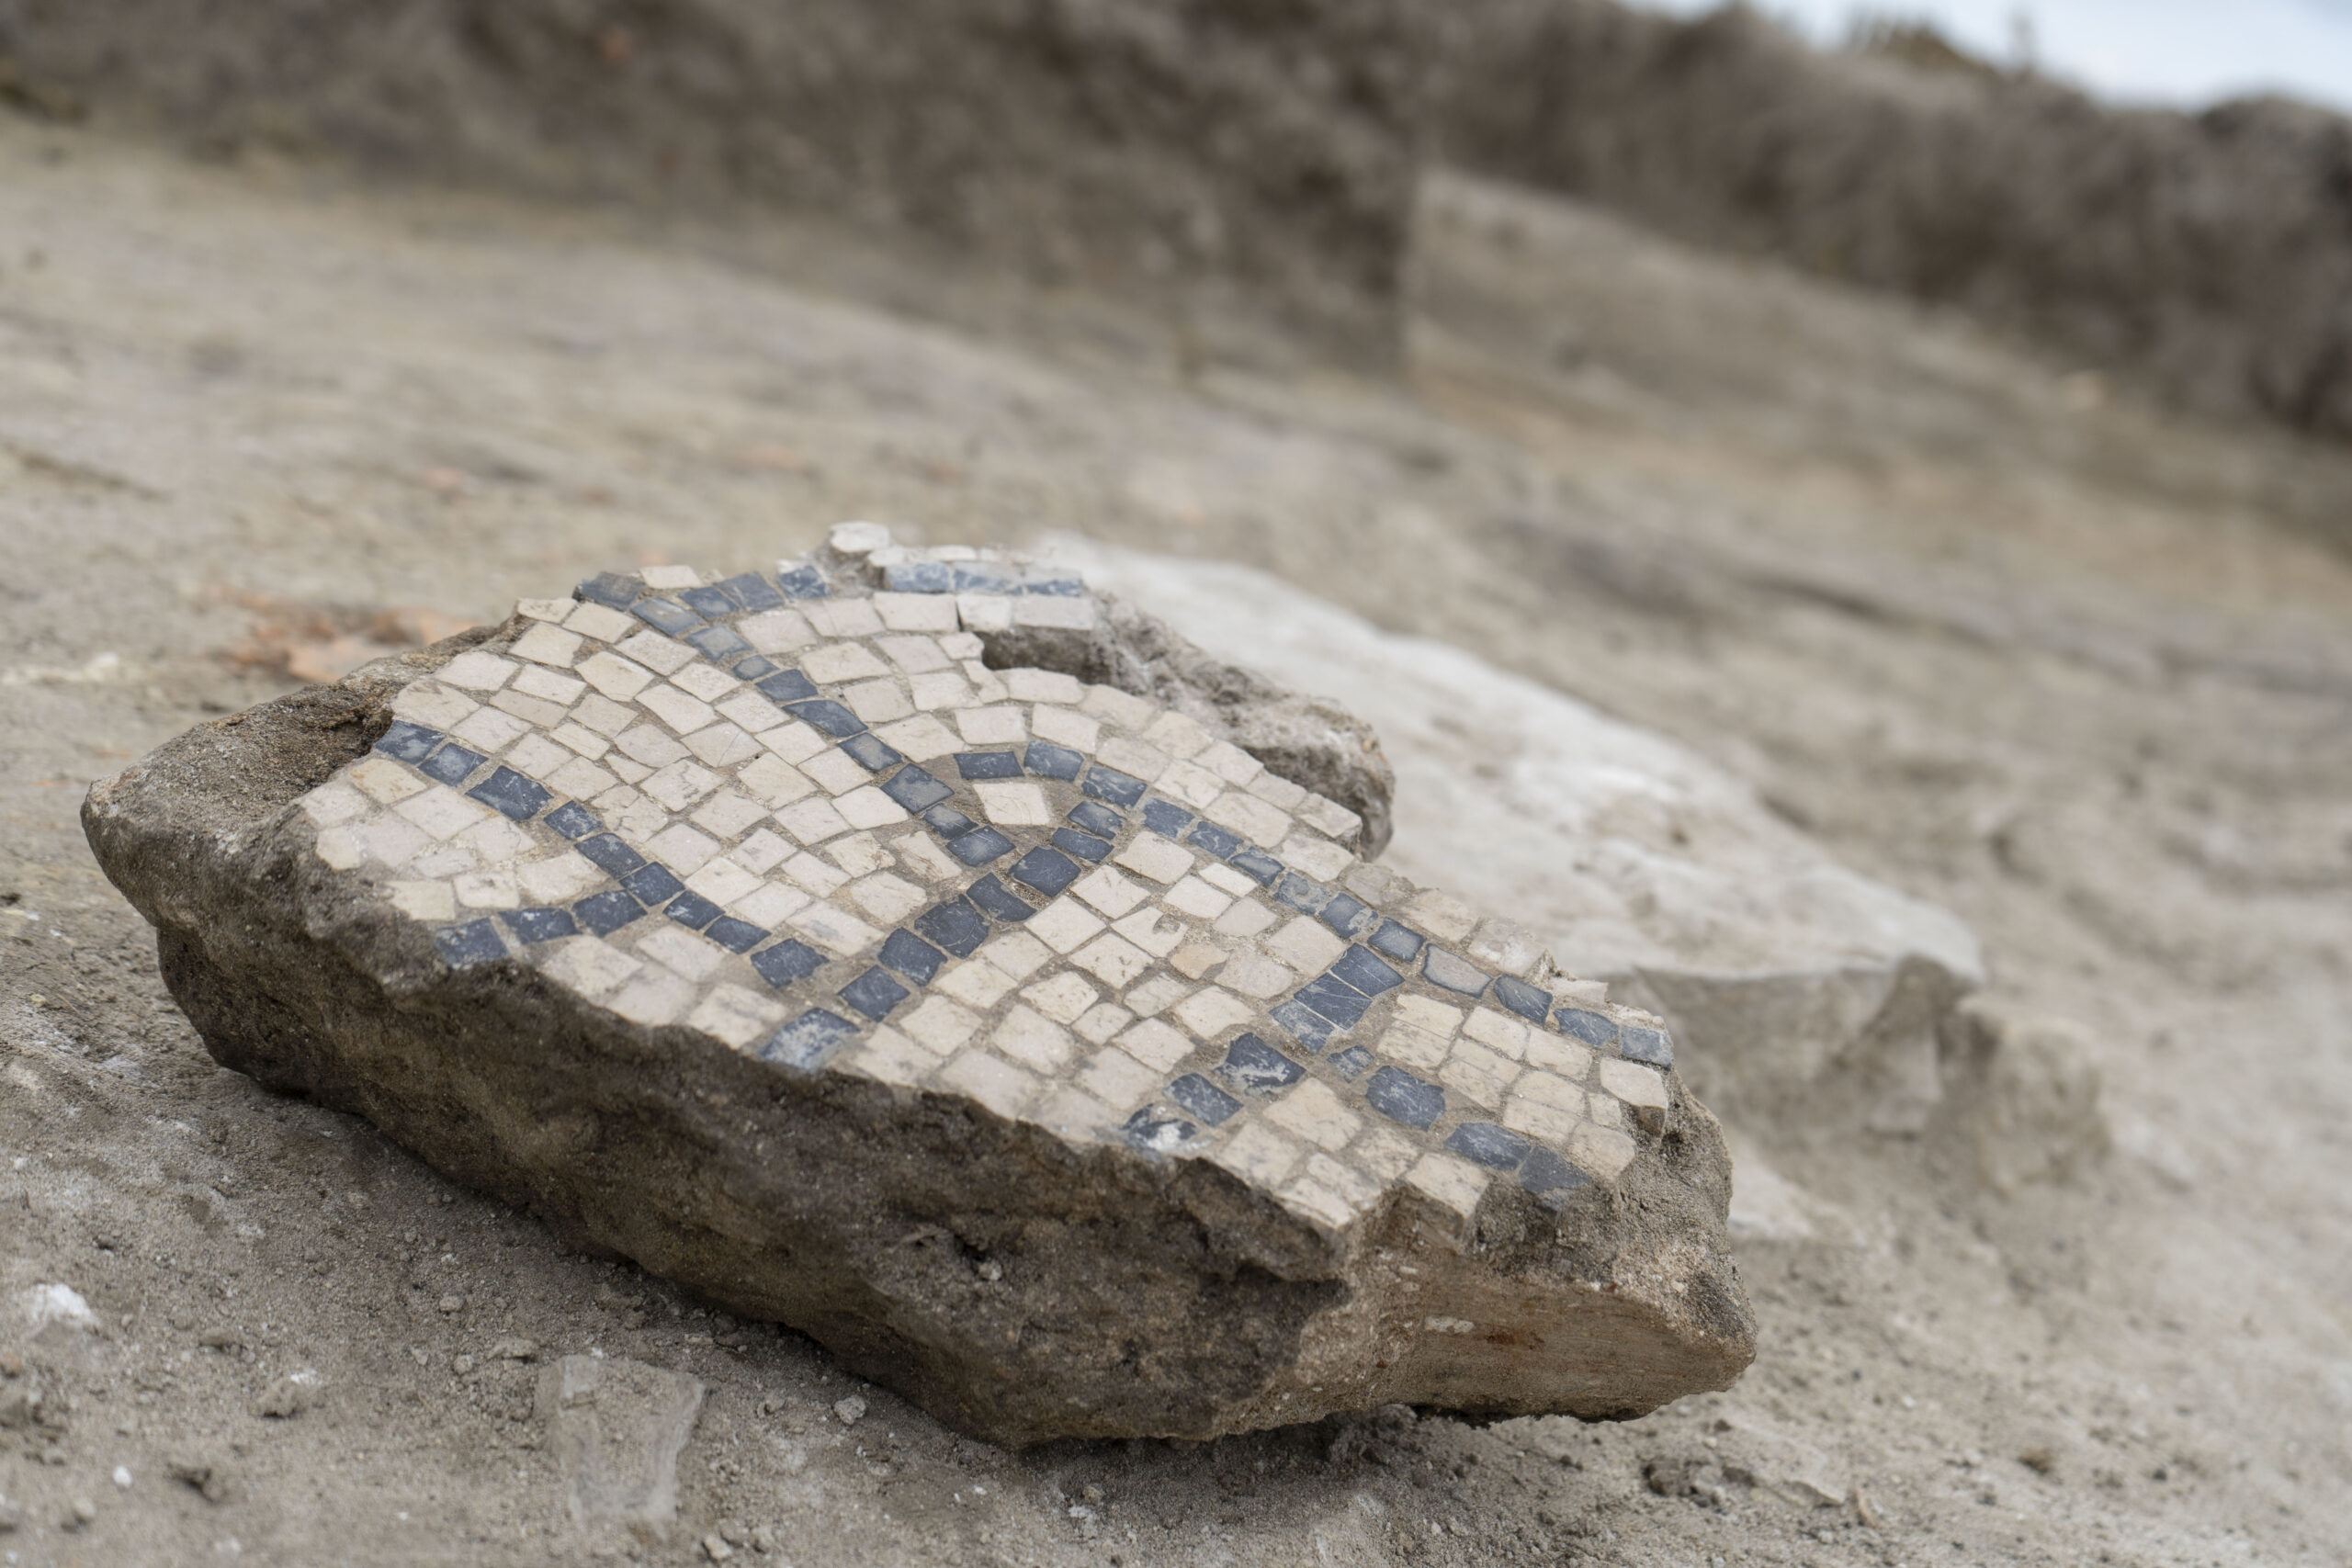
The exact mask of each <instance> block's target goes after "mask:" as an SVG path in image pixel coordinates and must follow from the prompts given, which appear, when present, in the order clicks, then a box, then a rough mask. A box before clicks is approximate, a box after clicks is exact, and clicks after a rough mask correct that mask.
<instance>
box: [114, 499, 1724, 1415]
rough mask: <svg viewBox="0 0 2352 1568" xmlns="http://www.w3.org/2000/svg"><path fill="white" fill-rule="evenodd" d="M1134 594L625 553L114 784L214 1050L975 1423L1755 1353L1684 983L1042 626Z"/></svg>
mask: <svg viewBox="0 0 2352 1568" xmlns="http://www.w3.org/2000/svg"><path fill="white" fill-rule="evenodd" d="M951 607H952V609H953V612H954V616H955V625H956V628H957V629H955V630H952V631H951V630H946V629H944V628H945V627H946V626H947V625H948V619H947V615H948V611H949V609H950V608H951ZM1104 620H1105V611H1104V608H1103V606H1102V605H1101V604H1099V603H1098V602H1097V601H1096V599H1095V598H1094V596H1093V595H1091V593H1089V592H1087V591H1086V590H1085V589H1084V588H1083V587H1082V585H1080V584H1079V583H1078V581H1076V580H1075V579H1074V578H1072V577H1070V576H1069V574H1067V573H1063V572H1057V571H1054V570H1045V569H1039V568H1035V567H1032V566H1030V565H1028V564H1027V563H1024V562H1021V561H1019V560H1015V559H1012V558H1004V557H1001V556H997V555H995V554H993V553H991V554H985V555H979V554H975V553H973V552H969V551H944V550H943V551H940V552H936V553H922V552H916V551H910V550H907V549H904V548H902V547H897V546H893V545H890V544H888V541H887V536H883V535H881V534H880V533H879V531H878V530H872V529H870V528H864V527H854V528H850V529H845V530H843V531H841V532H839V533H837V535H836V541H835V544H834V546H832V547H830V548H828V549H827V550H825V551H822V552H820V553H819V554H818V555H817V556H815V557H812V558H807V559H802V560H796V561H785V562H781V563H779V564H778V567H777V570H775V572H774V573H773V574H770V573H765V572H752V573H737V574H734V575H731V576H725V577H718V576H716V575H715V574H714V575H704V574H699V573H696V572H695V571H693V570H691V569H686V568H664V569H660V577H659V581H656V580H655V572H654V571H653V570H649V571H648V572H647V573H646V575H645V577H644V578H642V579H639V578H627V577H619V576H610V575H608V576H605V577H601V578H597V579H594V580H591V581H589V582H586V583H583V584H582V587H581V589H580V591H579V593H578V596H577V598H576V600H574V601H563V600H534V601H527V602H526V604H524V605H523V606H522V607H521V608H519V609H518V611H517V613H516V614H515V615H514V616H513V617H511V618H510V619H508V620H507V621H506V622H505V623H503V624H502V625H501V626H496V627H490V628H482V629H481V630H479V631H477V632H475V633H471V634H468V635H467V636H466V637H461V638H457V639H452V640H451V641H450V642H448V643H444V644H441V645H438V646H437V647H436V648H435V649H429V650H426V651H425V652H424V653H420V654H416V655H412V656H406V657H403V658H401V659H399V660H386V661H383V662H380V663H379V664H376V665H372V666H369V667H367V668H366V669H363V670H361V671H356V672H355V673H354V674H353V675H352V676H350V677H348V678H346V679H345V681H344V682H339V683H338V684H336V685H334V686H331V687H323V688H320V689H316V690H313V691H310V692H305V693H301V694H296V695H294V696H291V697H288V698H286V699H283V700H281V701H279V702H277V703H273V704H268V705H264V706H263V707H260V708H256V709H254V710H251V711H250V712H248V713H245V714H240V715H232V716H230V717H228V718H226V719H223V720H220V721H219V722H217V723H214V724H210V725H207V726H205V727H203V728H199V729H198V730H196V731H193V732H191V733H190V734H189V735H187V736H186V737H183V738H182V739H179V740H177V741H175V742H173V743H172V744H171V745H169V746H167V747H165V748H164V749H163V750H161V751H159V752H157V753H156V754H155V755H154V756H153V757H151V758H149V759H148V760H147V761H143V762H141V764H139V765H137V766H135V767H133V768H131V769H130V770H127V771H126V772H125V773H122V774H120V775H118V776H117V777H116V778H113V779H110V780H107V781H105V782H103V783H101V784H97V785H96V786H94V787H93V789H92V792H91V795H90V797H89V800H88V802H87V804H86V806H85V826H86V828H87V829H88V832H89V835H90V839H91V842H92V844H93V846H94V847H95V849H96V852H97V854H98V858H99V860H100V862H101V863H102V864H103V865H104V866H105V867H106V869H107V873H108V874H109V875H110V876H112V877H113V878H114V879H115V881H116V883H117V885H118V886H121V887H122V888H123V889H124V891H125V892H126V893H127V894H128V895H129V897H130V898H131V900H132V902H133V903H134V904H135V905H136V906H137V907H138V908H140V909H141V912H142V913H144V914H145V915H146V916H147V917H148V918H149V919H151V920H152V921H153V922H154V923H155V925H156V926H157V928H158V931H159V951H160V954H161V959H162V964H163V969H164V976H165V978H166V980H167V982H168V983H169V984H170V985H171V987H172V989H173V992H174V994H175V997H176V998H178V999H179V1001H180V1003H181V1005H182V1006H183V1007H184V1008H185V1009H186V1010H187V1013H188V1014H189V1016H190V1018H191V1019H192V1020H193V1021H195V1023H196V1025H197V1027H198V1030H199V1031H200V1032H201V1033H202V1034H203V1036H204V1038H205V1040H206V1043H207V1045H208V1047H209V1049H210V1050H211V1051H212V1052H213V1054H214V1055H216V1056H217V1057H218V1058H219V1059H220V1060H221V1061H222V1062H224V1063H226V1064H228V1065H230V1066H234V1067H236V1068H238V1069H239V1070H241V1071H244V1072H248V1073H251V1074H253V1075H254V1077H258V1078H260V1079H262V1080H263V1081H265V1082H266V1083H269V1084H271V1085H273V1086H275V1087H278V1088H282V1089H292V1090H296V1091H299V1092H302V1093H305V1094H309V1095H311V1096H314V1097H316V1098H318V1099H320V1100H324V1101H326V1102H328V1103H331V1104H334V1105H336V1106H338V1107H341V1108H344V1109H347V1110H350V1111H355V1112H356V1113H358V1114H361V1115H365V1116H367V1117H368V1118H369V1119H371V1120H372V1121H374V1122H377V1124H378V1125H379V1126H381V1127H383V1128H384V1129H385V1130H386V1131H387V1132H388V1133H390V1134H391V1135H392V1136H394V1137H396V1138H398V1139H400V1140H401V1141H402V1142H404V1143H405V1144H407V1145H409V1146H410V1147H412V1148H413V1149H415V1150H417V1151H418V1152H419V1153H420V1154H421V1155H423V1156H424V1157H425V1158H427V1159H428V1160H430V1161H432V1162H433V1163H434V1164H435V1165H436V1166H438V1167H439V1168H442V1169H444V1170H446V1171H447V1172H449V1173H450V1174H451V1175H453V1176H455V1177H457V1178H458V1179H461V1180H464V1181H467V1182H469V1183H471V1184H473V1185H475V1186H478V1187H481V1188H484V1189H487V1190H492V1191H496V1192H499V1193H502V1194H503V1195H505V1196H507V1197H509V1198H510V1199H512V1200H513V1201H517V1202H521V1203H526V1204H528V1205H530V1206H532V1207H533V1208H535V1209H537V1211H538V1212H540V1213H543V1214H545V1215H546V1216H547V1217H548V1220H549V1221H550V1223H552V1224H555V1225H556V1226H557V1227H558V1228H559V1229H560V1230H561V1231H563V1232H565V1233H566V1234H568V1235H573V1236H576V1237H579V1238H581V1239H582V1241H583V1242H584V1243H585V1244H587V1245H592V1246H595V1247H602V1248H606V1249H609V1250H612V1251H616V1252H619V1253H622V1254H625V1255H626V1256H628V1257H629V1258H634V1259H636V1260H637V1261H638V1262H639V1263H640V1264H642V1265H644V1266H645V1267H646V1268H648V1269H651V1270H653V1271H655V1272H657V1273H661V1274H664V1275H667V1276H670V1277H672V1278H675V1279H678V1280H682V1281H684V1282H685V1283H687V1284H688V1285H690V1286H692V1287H693V1288H694V1289H695V1290H697V1291H700V1292H704V1293H705V1294H707V1295H708V1296H710V1297H712V1298H714V1299H715V1300H718V1301H719V1302H720V1303H724V1304H726V1305H727V1306H728V1307H729V1308H730V1309H731V1310H733V1311H735V1312H737V1313H739V1314H743V1315H747V1316H753V1317H764V1318H773V1319H777V1320H780V1321H783V1322H786V1323H788V1324H791V1325H795V1326H796V1327H798V1328H801V1329H803V1330H805V1331H807V1332H808V1333H809V1334H811V1335H812V1336H814V1337H817V1338H818V1339H820V1340H821V1341H822V1342H823V1343H825V1344H826V1345H828V1346H830V1347H831V1348H832V1349H833V1350H834V1351H835V1352H836V1353H837V1354H839V1355H840V1356H841V1357H842V1359H843V1360H844V1361H845V1362H846V1363H847V1364H848V1365H849V1366H850V1367H851V1368H852V1369H853V1370H854V1371H858V1372H859V1373H861V1374H862V1375H864V1376H866V1377H869V1378H872V1379H874V1380H875V1381H877V1382H883V1383H885V1384H887V1385H888V1386H891V1387H893V1388H897V1389H899V1390H900V1391H901V1392H903V1393H906V1394H907V1396H908V1397H910V1399H913V1400H915V1401H916V1402H918V1403H920V1404H922V1405H924V1406H925V1407H926V1408H928V1409H931V1410H932V1411H933V1412H934V1413H936V1414H938V1415H939V1416H942V1417H943V1418H944V1419H946V1420H949V1421H951V1422H954V1423H956V1424H957V1425H959V1426H961V1427H965V1428H966V1429H967V1430H970V1431H974V1432H977V1433H979V1434H982V1435H984V1436H987V1437H989V1438H995V1439H998V1440H1001V1441H1005V1442H1011V1443H1026V1442H1033V1441H1038V1440H1043V1439H1046V1438H1058V1437H1069V1436H1088V1437H1114V1436H1144V1435H1157V1436H1180V1437H1191V1438H1199V1437H1210V1436H1215V1435H1217V1434H1220V1433H1225V1432H1231V1431H1238V1430H1244V1429H1249V1428H1252V1427H1266V1426H1273V1425H1280V1424H1283V1423H1286V1422H1291V1421H1299V1420H1311V1419H1315V1418H1317V1417H1319V1416H1323V1415H1326V1414H1329V1413H1330V1412H1333V1411H1340V1410H1351V1409H1361V1408H1365V1407H1369V1406H1373V1405H1377V1404H1385V1403H1390V1402H1404V1403H1409V1404H1426V1405H1434V1406H1441V1407H1445V1408H1452V1409H1460V1410H1467V1411H1476V1412H1486V1413H1495V1414H1521V1413H1536V1412H1544V1413H1554V1412H1565V1413H1569V1414H1575V1415H1579V1416H1595V1417H1599V1416H1631V1415H1635V1414H1639V1413H1641V1412H1643V1411H1645V1410H1648V1409H1650V1408H1653V1407H1655V1406H1656V1405H1657V1404H1661V1403H1663V1402H1664V1401H1666V1400H1668V1399H1671V1398H1674V1397H1677V1396H1678V1395H1679V1394H1681V1393H1689V1392H1691V1391H1694V1390H1698V1389H1706V1388H1719V1387H1723V1386H1725V1385H1726V1384H1727V1383H1728V1382H1730V1380H1731V1379H1732V1378H1734V1377H1735V1376H1736V1374H1737V1373H1738V1371H1740V1369H1741V1368H1743V1367H1744V1366H1745V1365H1746V1364H1747V1359H1748V1358H1749V1356H1750V1354H1751V1353H1752V1335H1753V1327H1752V1321H1751V1319H1750V1316H1749V1314H1748V1311H1747V1303H1746V1301H1745V1298H1744V1296H1743V1294H1742V1292H1741V1290H1740V1286H1739V1282H1738V1280H1737V1276H1736V1270H1735V1269H1734V1268H1733V1265H1732V1261H1731V1258H1730V1256H1729V1253H1728V1250H1727V1244H1726V1239H1725V1233H1724V1213H1725V1209H1726V1206H1727V1202H1728V1198H1729V1181H1728V1170H1727V1166H1726V1162H1725V1158H1724V1152H1723V1145H1722V1140H1721V1137H1720V1134H1719V1131H1718V1129H1717V1128H1716V1126H1715V1124H1714V1122H1713V1119H1712V1118H1711V1117H1710V1116H1709V1115H1708V1114H1707V1113H1706V1111H1704V1110H1703V1108H1702V1107H1701V1106H1700V1105H1699V1104H1698V1103H1697V1102H1696V1101H1695V1100H1692V1099H1691V1097H1690V1095H1689V1094H1688V1093H1687V1092H1686V1091H1685V1090H1684V1089H1683V1088H1682V1086H1681V1084H1680V1081H1679V1077H1677V1075H1676V1073H1675V1070H1674V1065H1673V1064H1674V1055H1673V1047H1672V1043H1671V1040H1670V1038H1669V1036H1668V1033H1667V1032H1666V1031H1665V1030H1663V1029H1662V1028H1661V1027H1660V1021H1659V1020H1658V1019H1657V1018H1656V1017H1655V1016H1652V1015H1649V1014H1645V1013H1642V1012H1640V1011H1638V1010H1631V1009H1626V1008H1623V1007H1618V1006H1614V1005H1611V1004H1610V1003H1608V1002H1607V1001H1605V1000H1604V999H1602V998H1601V997H1600V992H1599V987H1594V986H1591V985H1589V983H1585V982H1579V981H1577V980H1574V979H1571V978H1569V977H1568V976H1565V975H1563V974H1562V973H1561V972H1560V971H1559V969H1558V968H1557V966H1556V965H1555V964H1554V963H1553V962H1552V960H1551V958H1550V956H1549V955H1548V954H1547V953H1545V952H1544V950H1543V948H1542V946H1541V944H1540V943H1537V942H1533V941H1532V939H1530V938H1529V937H1528V936H1527V934H1526V932H1525V931H1524V930H1523V928H1521V927H1520V926H1517V925H1514V924H1512V923H1510V922H1508V921H1498V920H1494V919H1486V918H1483V917H1481V916H1480V915H1478V914H1477V913H1476V911H1474V910H1473V909H1472V908H1470V907H1469V906H1468V905H1467V904H1465V903H1464V902H1463V901H1461V900H1459V899H1456V898H1453V897H1450V896H1447V895H1445V894H1442V893H1440V892H1436V891H1434V890H1430V889H1425V888H1422V887H1419V886H1416V885H1415V884H1413V883H1411V882H1409V881H1408V880H1406V879H1405V878H1403V877H1400V876H1397V875H1396V874H1393V873H1390V872H1387V871H1385V870H1383V869H1382V868H1379V867H1377V866H1374V865H1372V864H1369V863H1365V862H1364V861H1363V860H1362V859H1360V858H1359V857H1358V856H1357V855H1356V854H1355V853H1354V852H1353V850H1352V847H1351V846H1353V845H1354V844H1356V843H1358V842H1360V841H1361V839H1362V836H1363V821H1362V818H1360V817H1359V816H1358V815H1357V814H1356V813H1355V812H1353V811H1352V810H1351V809H1349V808H1348V807H1344V806H1341V805H1340V804H1338V803H1337V802H1335V801H1332V800H1330V799H1329V798H1328V797H1326V796H1324V795H1319V794H1317V793H1316V792H1314V791H1312V790H1311V789H1309V788H1307V787H1306V786H1305V785H1304V784H1302V783H1301V782H1300V781H1298V780H1296V779H1293V778H1286V777H1284V776H1283V774H1282V773H1281V772H1280V771H1278V770H1277V769H1276V768H1274V767H1270V766H1269V765H1267V764H1266V763H1264V762H1262V761H1260V760H1259V759H1257V758H1255V757H1253V756H1252V755H1250V753H1249V752H1248V751H1246V750H1243V749H1242V748H1240V747H1238V746H1237V745H1235V744H1233V743H1232V742H1231V741H1230V740H1227V739H1223V738H1221V737H1220V736H1219V735H1218V734H1217V733H1216V730H1215V729H1213V728H1210V727H1209V726H1207V725H1205V724H1204V723H1202V722H1201V721H1200V720H1199V719H1198V718H1195V717H1193V716H1190V715H1187V714H1185V713H1183V712H1182V711H1181V710H1179V709H1175V708H1170V707H1169V706H1166V705H1161V704H1159V703H1157V702H1154V701H1151V700H1149V699H1148V698H1144V697H1140V696H1138V695H1136V694H1134V693H1133V692H1129V691H1122V690H1120V689H1118V688H1117V687H1115V686H1112V685H1105V684H1093V683H1090V682H1086V681H1083V680H1081V679H1080V678H1078V676H1076V675H1074V674H1072V673H1071V672H1069V671H1067V670H1053V669H1046V668H1040V667H1035V666H1027V667H1023V666H1013V667H1005V666H1004V664H1003V660H1005V659H1006V658H1007V657H1009V656H1010V650H1012V649H1024V650H1027V649H1037V648H1038V647H1039V645H1038V644H1037V643H1036V641H1035V639H1034V638H1031V637H1026V636H1025V634H1024V633H1023V631H1022V630H1021V628H1023V627H1024V626H1026V627H1029V628H1032V629H1033V630H1034V629H1037V628H1044V629H1046V630H1051V631H1055V632H1059V633H1069V634H1073V635H1074V636H1076V637H1080V638H1084V637H1087V636H1089V635H1090V634H1091V630H1092V629H1093V628H1097V627H1099V626H1102V625H1103V622H1104ZM925 628H930V629H925ZM992 638H993V639H997V640H994V641H992V640H991V639H992ZM1065 646H1069V645H1065ZM1081 646H1082V645H1081ZM763 649H765V650H764V651H763ZM861 715H863V716H861ZM869 720H870V721H871V722H869ZM918 757H920V758H921V760H917V758H918Z"/></svg>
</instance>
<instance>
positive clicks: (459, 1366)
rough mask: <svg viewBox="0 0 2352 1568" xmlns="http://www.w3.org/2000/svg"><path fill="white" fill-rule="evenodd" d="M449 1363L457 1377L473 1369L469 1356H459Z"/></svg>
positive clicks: (472, 1360)
mask: <svg viewBox="0 0 2352 1568" xmlns="http://www.w3.org/2000/svg"><path fill="white" fill-rule="evenodd" d="M449 1365H450V1367H451V1369H452V1370H454V1371H456V1372H457V1374H458V1376H459V1377H463V1376H465V1375H466V1374H467V1373H468V1372H469V1371H473V1370H474V1359H473V1358H472V1357H471V1356H460V1357H458V1359H456V1360H454V1361H451V1362H450V1363H449Z"/></svg>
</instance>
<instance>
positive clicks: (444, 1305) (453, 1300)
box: [441, 1296, 466, 1312]
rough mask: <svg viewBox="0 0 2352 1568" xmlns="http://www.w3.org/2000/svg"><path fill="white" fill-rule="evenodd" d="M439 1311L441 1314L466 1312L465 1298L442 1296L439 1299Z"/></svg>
mask: <svg viewBox="0 0 2352 1568" xmlns="http://www.w3.org/2000/svg"><path fill="white" fill-rule="evenodd" d="M441 1310H442V1311H443V1312H463V1311H465V1310H466V1298H465V1297H463V1296H443V1297H442V1298H441Z"/></svg>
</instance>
